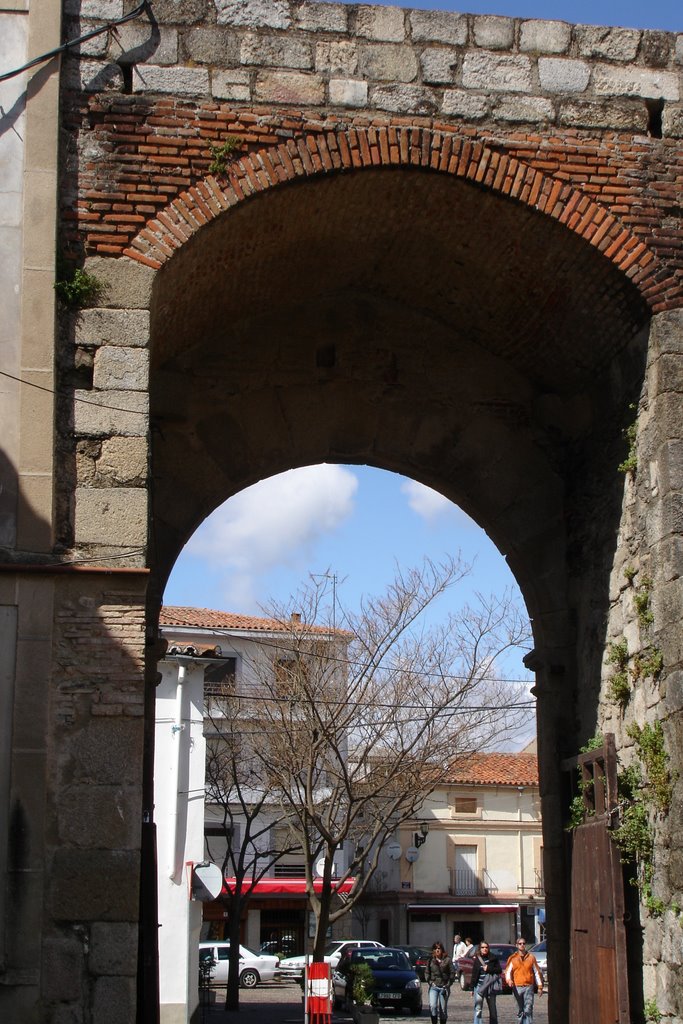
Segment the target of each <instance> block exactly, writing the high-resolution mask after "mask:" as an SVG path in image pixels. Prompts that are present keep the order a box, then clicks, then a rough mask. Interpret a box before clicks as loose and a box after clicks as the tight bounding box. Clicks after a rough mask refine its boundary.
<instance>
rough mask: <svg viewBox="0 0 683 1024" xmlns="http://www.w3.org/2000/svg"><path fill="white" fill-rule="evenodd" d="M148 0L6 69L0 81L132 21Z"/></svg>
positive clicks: (146, 4) (4, 80)
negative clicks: (99, 25)
mask: <svg viewBox="0 0 683 1024" xmlns="http://www.w3.org/2000/svg"><path fill="white" fill-rule="evenodd" d="M149 6H150V5H149V3H148V0H143V2H142V3H141V4H138V6H137V7H135V8H134V9H133V10H132V11H129V12H128V14H124V15H123V16H122V17H121V18H114V19H113V20H112V21H108V22H107V23H106V24H105V25H102V26H101V27H100V28H94V29H92V31H90V32H86V33H85V34H84V35H82V36H78V38H77V39H68V40H67V41H66V42H65V43H62V45H61V46H55V48H54V50H48V51H47V52H46V53H41V54H40V56H38V57H33V59H32V60H29V61H27V62H26V63H25V64H22V65H21V67H19V68H14V70H13V71H4V72H3V73H2V74H0V82H7V81H9V79H10V78H15V77H16V76H17V75H21V74H22V73H23V72H24V71H30V69H31V68H34V67H37V66H38V64H45V63H46V62H47V61H49V60H52V58H53V57H58V56H59V55H60V54H61V53H66V52H67V51H68V50H71V49H72V48H73V47H74V46H80V44H81V43H85V42H87V41H88V39H94V38H95V36H100V35H102V34H103V33H104V32H110V33H111V32H115V31H116V26H117V25H124V24H125V23H126V22H127V21H132V20H133V19H134V18H137V17H139V16H140V15H141V14H142V12H143V11H144V10H145V9H146V8H147V7H149Z"/></svg>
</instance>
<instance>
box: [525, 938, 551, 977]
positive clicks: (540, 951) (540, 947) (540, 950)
mask: <svg viewBox="0 0 683 1024" xmlns="http://www.w3.org/2000/svg"><path fill="white" fill-rule="evenodd" d="M529 952H530V953H533V954H534V956H535V957H536V962H537V963H538V966H539V967H540V968H541V974H542V975H543V979H544V981H545V982H547V981H548V945H547V943H546V941H545V939H544V940H543V942H537V943H536V945H535V946H530V947H529Z"/></svg>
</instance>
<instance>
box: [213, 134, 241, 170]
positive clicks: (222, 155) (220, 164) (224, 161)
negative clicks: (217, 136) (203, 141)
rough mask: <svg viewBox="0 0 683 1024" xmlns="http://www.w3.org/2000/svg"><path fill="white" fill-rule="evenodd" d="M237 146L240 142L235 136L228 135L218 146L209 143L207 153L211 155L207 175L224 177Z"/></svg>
mask: <svg viewBox="0 0 683 1024" xmlns="http://www.w3.org/2000/svg"><path fill="white" fill-rule="evenodd" d="M239 144H240V140H239V139H238V138H237V137H236V136H235V135H228V137H227V139H226V140H225V142H221V144H220V145H216V143H215V142H209V152H210V153H211V163H210V164H209V174H218V175H221V176H225V175H226V174H227V171H228V167H229V165H230V163H231V161H232V158H233V154H234V153H235V150H236V149H237V148H238V147H239Z"/></svg>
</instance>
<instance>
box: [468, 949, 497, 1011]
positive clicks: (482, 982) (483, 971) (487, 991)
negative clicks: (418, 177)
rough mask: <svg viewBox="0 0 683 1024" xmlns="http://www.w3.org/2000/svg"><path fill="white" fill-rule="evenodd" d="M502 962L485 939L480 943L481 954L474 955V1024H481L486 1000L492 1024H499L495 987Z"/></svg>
mask: <svg viewBox="0 0 683 1024" xmlns="http://www.w3.org/2000/svg"><path fill="white" fill-rule="evenodd" d="M500 974H501V966H500V960H499V959H498V957H497V956H495V955H494V954H493V953H492V952H491V951H490V948H489V944H488V942H485V941H484V940H483V939H482V941H481V942H480V943H479V952H478V953H475V955H474V964H473V965H472V995H473V996H474V1024H481V1015H482V1010H483V1008H484V1000H486V1005H487V1006H488V1008H489V1021H490V1024H498V1010H497V1008H496V992H495V991H494V986H495V983H496V978H500Z"/></svg>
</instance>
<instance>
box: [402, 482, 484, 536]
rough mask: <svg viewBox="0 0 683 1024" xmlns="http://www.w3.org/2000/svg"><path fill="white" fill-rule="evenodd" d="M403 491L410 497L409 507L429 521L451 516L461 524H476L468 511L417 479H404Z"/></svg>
mask: <svg viewBox="0 0 683 1024" xmlns="http://www.w3.org/2000/svg"><path fill="white" fill-rule="evenodd" d="M401 491H402V493H403V494H405V495H406V497H407V499H408V506H409V508H411V509H412V511H413V512H414V513H415V514H416V515H418V516H420V518H421V519H424V520H425V521H426V522H428V523H433V522H435V521H436V520H437V519H440V518H442V517H444V516H451V517H453V518H454V519H457V521H458V524H459V525H461V526H465V525H468V524H470V525H474V524H473V522H472V520H471V519H470V517H469V516H468V515H467V513H466V512H463V511H462V509H461V508H459V507H458V506H457V505H454V504H453V502H452V501H449V499H448V498H445V497H444V496H443V494H439V492H438V491H434V490H432V488H431V487H425V485H424V484H420V483H418V482H417V481H416V480H406V481H404V483H402V484H401Z"/></svg>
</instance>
